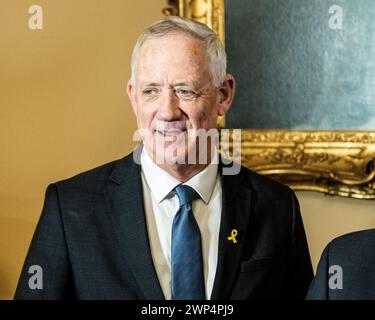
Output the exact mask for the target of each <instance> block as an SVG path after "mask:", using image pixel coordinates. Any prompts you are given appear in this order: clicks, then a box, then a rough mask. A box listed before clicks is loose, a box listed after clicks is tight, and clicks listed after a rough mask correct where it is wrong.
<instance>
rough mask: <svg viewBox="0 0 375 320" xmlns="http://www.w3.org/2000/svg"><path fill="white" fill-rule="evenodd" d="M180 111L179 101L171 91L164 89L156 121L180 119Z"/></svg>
mask: <svg viewBox="0 0 375 320" xmlns="http://www.w3.org/2000/svg"><path fill="white" fill-rule="evenodd" d="M181 116H182V110H181V109H180V100H179V99H178V97H177V96H176V95H175V93H174V90H173V89H164V90H163V93H162V97H161V99H160V105H159V107H158V112H157V119H158V120H162V121H175V120H179V119H181Z"/></svg>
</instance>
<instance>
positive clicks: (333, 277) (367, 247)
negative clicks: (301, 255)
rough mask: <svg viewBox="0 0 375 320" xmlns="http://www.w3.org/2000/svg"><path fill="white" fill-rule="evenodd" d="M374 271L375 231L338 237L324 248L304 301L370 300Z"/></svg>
mask: <svg viewBox="0 0 375 320" xmlns="http://www.w3.org/2000/svg"><path fill="white" fill-rule="evenodd" d="M374 271H375V229H371V230H365V231H358V232H353V233H349V234H346V235H343V236H341V237H338V238H336V239H334V240H333V241H332V242H331V243H329V244H328V245H327V247H326V248H325V249H324V252H323V254H322V256H321V258H320V262H319V265H318V269H317V273H316V276H315V278H314V280H313V282H312V283H311V286H310V289H309V293H308V296H307V299H309V300H357V299H358V300H364V299H371V300H374V299H375V272H374ZM338 277H341V279H340V278H338Z"/></svg>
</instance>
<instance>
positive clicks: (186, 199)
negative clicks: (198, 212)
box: [175, 185, 198, 206]
mask: <svg viewBox="0 0 375 320" xmlns="http://www.w3.org/2000/svg"><path fill="white" fill-rule="evenodd" d="M175 190H176V193H177V197H178V200H179V201H180V206H184V205H186V204H188V205H190V206H191V204H192V203H193V200H194V199H196V198H197V197H198V194H197V192H196V191H195V190H194V189H193V188H192V187H190V186H187V185H179V186H177V187H176V189H175Z"/></svg>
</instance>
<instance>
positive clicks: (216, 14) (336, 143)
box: [163, 0, 375, 199]
mask: <svg viewBox="0 0 375 320" xmlns="http://www.w3.org/2000/svg"><path fill="white" fill-rule="evenodd" d="M224 10H225V8H224V0H171V1H168V7H166V8H165V9H164V10H163V12H164V14H166V15H180V16H184V17H188V18H191V19H193V20H197V21H200V22H203V23H206V24H207V25H208V26H209V27H211V28H212V29H213V30H214V31H216V33H217V34H218V35H219V37H220V39H221V40H222V41H223V43H225V30H224V27H225V23H224V22H225V20H224V19H225V15H224ZM224 125H225V119H224V118H222V119H220V120H219V126H220V127H224ZM234 134H241V139H235V137H233V135H234ZM230 135H231V137H230V139H229V140H228V139H223V141H232V143H225V144H223V145H222V149H223V152H224V153H226V154H227V155H230V150H231V148H232V147H233V141H241V146H240V147H241V159H242V164H243V165H245V166H246V167H249V168H251V169H253V170H255V171H257V172H259V173H261V174H264V175H268V176H271V177H272V178H274V179H276V180H278V181H281V182H283V183H285V184H287V185H289V186H290V187H291V188H293V189H294V190H311V191H319V192H323V193H325V194H329V195H339V196H344V197H351V198H357V199H375V131H294V130H251V129H242V130H241V133H237V132H232V133H230ZM237 147H238V146H237Z"/></svg>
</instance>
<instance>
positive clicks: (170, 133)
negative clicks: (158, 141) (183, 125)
mask: <svg viewBox="0 0 375 320" xmlns="http://www.w3.org/2000/svg"><path fill="white" fill-rule="evenodd" d="M156 131H157V132H158V133H159V134H161V135H163V136H173V137H174V136H177V135H179V134H181V133H184V132H186V129H185V130H180V129H169V130H156Z"/></svg>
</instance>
